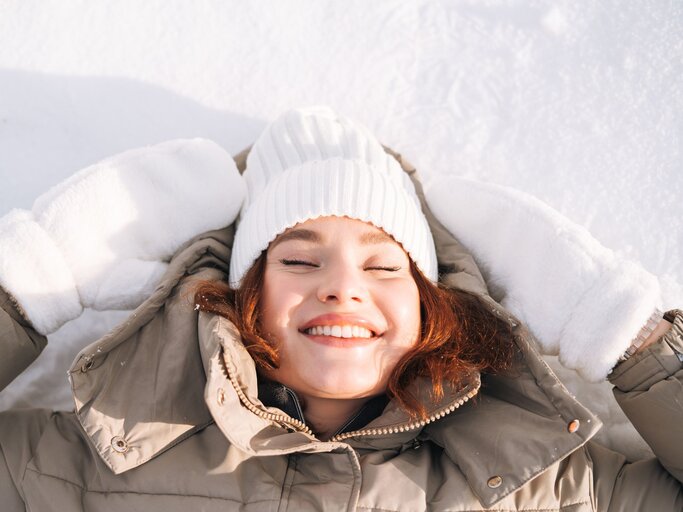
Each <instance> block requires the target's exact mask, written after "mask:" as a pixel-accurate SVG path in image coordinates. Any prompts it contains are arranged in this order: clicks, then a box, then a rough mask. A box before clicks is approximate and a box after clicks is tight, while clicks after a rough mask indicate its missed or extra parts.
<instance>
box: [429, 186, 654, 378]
mask: <svg viewBox="0 0 683 512" xmlns="http://www.w3.org/2000/svg"><path fill="white" fill-rule="evenodd" d="M437 181H438V186H429V185H428V186H427V187H425V195H426V197H427V200H428V203H429V205H430V208H431V209H432V210H433V212H434V214H435V215H436V216H437V218H438V219H439V220H440V221H441V222H442V223H443V224H444V226H445V227H446V228H447V229H448V230H449V231H451V233H453V234H454V235H455V236H456V237H457V238H458V239H460V240H461V241H462V242H463V243H464V244H465V246H466V247H468V248H469V249H470V250H471V251H472V253H473V255H474V257H475V259H476V260H477V262H478V263H479V265H480V267H481V269H482V272H483V273H484V275H485V277H486V279H487V281H488V282H489V283H490V284H491V285H492V288H493V289H501V290H502V291H503V293H504V295H503V296H502V297H501V303H502V304H503V306H505V307H506V308H507V309H509V310H510V312H512V313H513V314H514V315H516V316H517V317H519V318H520V320H522V321H524V322H525V323H526V324H527V326H528V327H529V329H530V330H531V331H532V332H533V333H534V335H535V336H536V337H537V338H538V341H539V343H540V345H541V348H542V349H543V351H544V352H545V353H546V354H559V357H560V361H561V362H562V363H563V364H564V365H565V366H567V367H568V368H572V369H576V370H577V371H578V372H579V373H580V374H581V375H582V376H583V377H584V378H586V379H588V380H592V381H597V380H601V379H604V378H605V377H606V376H607V374H608V373H609V371H610V370H611V368H612V367H613V366H614V365H615V364H616V363H617V360H618V358H619V356H620V355H621V354H623V353H624V351H625V350H626V349H627V348H628V347H629V345H630V344H631V340H632V339H633V338H634V337H635V336H636V334H637V333H638V331H639V330H640V328H641V327H642V326H643V325H644V324H645V323H646V321H647V319H648V317H649V316H650V314H651V313H652V312H653V311H654V309H655V307H659V306H660V303H661V298H660V289H659V283H658V281H657V279H656V278H655V277H654V276H653V275H652V274H650V273H648V272H647V271H645V270H644V269H643V268H642V267H640V266H639V265H637V264H635V263H633V262H630V261H628V260H625V259H624V258H621V257H619V256H617V255H616V254H615V253H614V252H612V251H610V250H609V249H607V248H605V247H604V246H602V245H601V244H600V243H599V242H598V241H597V240H595V238H593V237H592V236H591V235H590V233H589V232H588V231H587V230H585V229H584V228H582V227H580V226H578V225H576V224H574V223H572V222H571V221H570V220H568V219H567V218H565V217H564V216H562V215H561V214H559V213H558V212H557V211H555V210H553V209H552V208H550V207H549V206H547V205H546V204H544V203H542V202H541V201H539V200H538V199H536V198H534V197H532V196H530V195H528V194H525V193H523V192H520V191H517V190H514V189H511V188H507V187H503V186H499V185H493V184H487V183H481V182H475V181H471V180H466V179H463V178H458V177H448V178H440V179H439V180H437Z"/></svg>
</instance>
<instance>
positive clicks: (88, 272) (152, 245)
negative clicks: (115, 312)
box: [0, 139, 245, 334]
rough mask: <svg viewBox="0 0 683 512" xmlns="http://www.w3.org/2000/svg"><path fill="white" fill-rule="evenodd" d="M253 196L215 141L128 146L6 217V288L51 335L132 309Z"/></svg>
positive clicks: (1, 260)
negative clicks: (200, 238)
mask: <svg viewBox="0 0 683 512" xmlns="http://www.w3.org/2000/svg"><path fill="white" fill-rule="evenodd" d="M244 195H245V186H244V182H243V180H242V178H241V176H240V175H239V172H238V171H237V168H236V166H235V163H234V161H233V159H232V157H231V156H230V155H229V154H228V153H227V152H226V151H224V150H223V149H222V148H221V147H220V146H218V145H217V144H215V143H214V142H211V141H208V140H203V139H192V140H173V141H168V142H164V143H161V144H158V145H155V146H151V147H146V148H141V149H135V150H131V151H126V152H124V153H121V154H119V155H116V156H114V157H111V158H108V159H106V160H103V161H101V162H99V163H97V164H95V165H93V166H90V167H88V168H86V169H83V170H81V171H79V172H77V173H76V174H74V175H73V176H71V177H70V178H69V179H67V180H65V181H64V182H62V183H60V184H59V185H57V186H56V187H54V188H53V189H51V190H49V191H48V192H47V193H45V194H44V195H42V196H41V197H39V198H38V199H37V200H36V201H35V203H34V205H33V208H32V210H31V211H30V212H29V211H19V210H14V211H12V212H11V213H10V214H8V215H6V216H5V217H3V218H2V219H0V285H1V286H3V287H4V288H5V289H6V290H7V291H8V292H9V293H10V294H11V295H13V296H14V298H15V299H16V301H17V302H18V303H19V305H20V306H21V307H22V309H23V310H24V312H25V313H26V315H27V316H28V319H29V320H30V321H31V322H32V323H33V325H34V327H35V328H36V330H37V331H38V332H40V333H42V334H47V333H50V332H53V331H55V330H56V329H58V328H59V327H60V326H61V325H62V324H64V323H65V322H67V321H69V320H71V319H73V318H75V317H77V316H78V315H80V313H81V312H82V310H83V308H84V307H90V308H93V309H98V310H108V309H132V308H134V307H136V306H137V305H139V304H140V303H141V302H142V301H143V300H144V299H145V298H146V297H147V296H149V294H151V292H152V291H153V290H154V287H155V286H156V283H157V282H158V281H159V279H160V278H161V276H162V274H163V273H164V271H165V270H166V267H167V261H168V260H169V259H170V257H171V256H172V255H173V253H174V252H175V251H176V250H177V249H178V248H179V247H180V246H181V245H182V244H183V243H184V242H186V241H187V240H189V239H190V238H192V237H193V236H195V235H196V234H198V233H201V232H204V231H208V230H211V229H218V228H220V227H223V226H226V225H228V224H230V223H231V222H233V221H234V219H235V217H236V216H237V213H238V212H239V209H240V207H241V205H242V201H243V200H244Z"/></svg>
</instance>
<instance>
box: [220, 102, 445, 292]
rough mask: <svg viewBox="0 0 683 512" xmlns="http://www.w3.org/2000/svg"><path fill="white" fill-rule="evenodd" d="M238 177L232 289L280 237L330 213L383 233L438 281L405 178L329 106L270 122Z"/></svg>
mask: <svg viewBox="0 0 683 512" xmlns="http://www.w3.org/2000/svg"><path fill="white" fill-rule="evenodd" d="M243 176H244V180H245V182H246V185H247V196H246V198H245V200H244V204H243V205H242V209H241V211H240V220H239V223H238V227H237V233H236V235H235V241H234V244H233V252H232V257H231V260H230V285H231V286H232V287H237V286H238V285H239V283H240V281H241V280H242V278H243V277H244V274H246V272H247V271H248V270H249V268H250V267H251V265H253V263H254V261H256V259H257V258H258V257H259V255H260V254H261V252H262V251H263V250H264V249H266V248H267V247H268V245H269V244H270V242H271V241H273V240H274V239H275V238H276V237H277V236H278V235H279V234H280V233H282V232H284V231H285V230H287V229H288V228H290V227H292V226H294V225H296V224H298V223H300V222H304V221H306V220H308V219H314V218H316V217H323V216H331V215H335V216H346V217H350V218H353V219H358V220H361V221H364V222H370V223H372V224H373V225H375V226H376V227H378V228H381V229H382V230H384V231H385V232H386V233H388V234H389V235H391V236H392V237H393V238H394V239H395V240H396V241H397V242H399V243H400V244H401V245H402V246H403V248H404V249H405V251H406V252H407V253H408V255H409V256H410V257H411V259H412V260H413V261H414V262H415V264H416V265H417V266H418V268H419V269H420V270H421V271H422V273H423V274H424V275H425V276H426V277H427V278H429V279H430V280H432V281H436V280H437V279H438V272H437V263H436V251H435V248H434V240H433V238H432V233H431V231H430V229H429V225H428V224H427V219H426V218H425V216H424V214H423V213H422V209H421V207H420V201H419V199H418V197H417V195H416V193H415V187H414V186H413V183H412V182H411V181H410V177H409V176H408V175H407V174H406V173H405V172H404V171H403V169H402V168H401V166H400V165H399V163H398V162H397V161H396V160H395V159H394V158H393V157H392V156H391V155H388V154H387V153H386V152H385V151H384V149H383V148H382V146H381V145H380V144H379V142H378V141H377V140H376V139H375V137H374V136H373V135H372V134H371V133H370V132H369V131H368V130H367V129H366V128H365V127H363V126H361V125H359V124H357V123H354V122H352V121H350V120H349V119H347V118H345V117H342V116H339V115H337V114H336V113H335V112H333V111H332V110H331V109H330V108H329V107H309V108H302V109H296V110H290V111H289V112H286V113H285V114H283V115H282V116H280V117H279V118H278V119H276V120H275V121H274V122H273V123H271V124H270V125H269V126H268V127H267V128H266V129H265V130H264V132H263V134H261V136H260V137H259V138H258V140H257V141H256V142H255V143H254V145H253V147H252V148H251V151H250V152H249V156H248V157H247V165H246V170H245V171H244V175H243Z"/></svg>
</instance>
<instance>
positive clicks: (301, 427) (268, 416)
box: [218, 349, 314, 436]
mask: <svg viewBox="0 0 683 512" xmlns="http://www.w3.org/2000/svg"><path fill="white" fill-rule="evenodd" d="M218 360H219V362H220V366H221V369H222V370H223V374H224V375H225V377H226V378H227V379H228V380H229V381H230V384H232V387H233V388H234V389H235V392H236V393H237V396H238V397H239V399H240V402H242V404H243V405H244V406H245V407H246V408H247V409H249V411H250V412H252V413H254V414H255V415H256V416H258V417H259V418H263V419H264V420H269V421H273V422H275V423H278V424H280V425H284V426H285V428H287V427H289V428H290V429H293V430H296V431H297V432H303V433H304V434H308V435H311V436H314V434H313V431H312V430H311V429H310V428H309V427H308V426H307V425H306V424H305V423H304V422H303V421H299V420H297V419H295V418H292V417H291V416H290V415H289V414H275V413H272V412H268V411H264V410H263V409H261V408H259V407H257V406H256V405H254V403H253V402H252V401H251V400H249V399H248V398H247V395H245V394H244V391H242V387H241V386H240V384H239V382H237V377H235V372H234V371H233V370H232V365H231V364H230V363H228V361H226V359H225V352H224V351H223V349H221V353H220V354H219V358H218Z"/></svg>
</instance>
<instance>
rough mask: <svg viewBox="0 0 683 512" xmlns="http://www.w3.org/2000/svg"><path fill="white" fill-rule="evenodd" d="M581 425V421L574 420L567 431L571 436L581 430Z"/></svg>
mask: <svg viewBox="0 0 683 512" xmlns="http://www.w3.org/2000/svg"><path fill="white" fill-rule="evenodd" d="M580 425H581V422H580V421H579V420H572V421H570V422H569V424H568V425H567V430H568V431H569V433H570V434H573V433H574V432H576V431H577V430H579V426H580Z"/></svg>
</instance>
